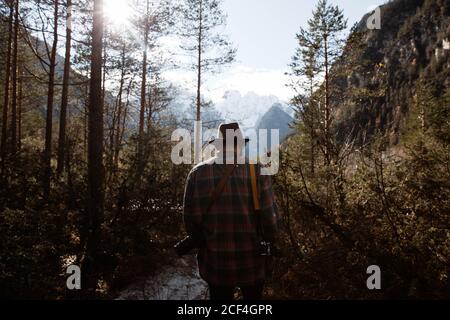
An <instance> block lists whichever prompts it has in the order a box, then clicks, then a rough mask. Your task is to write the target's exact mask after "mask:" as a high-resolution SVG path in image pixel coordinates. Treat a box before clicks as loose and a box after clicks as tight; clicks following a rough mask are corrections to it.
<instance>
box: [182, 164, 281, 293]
mask: <svg viewBox="0 0 450 320" xmlns="http://www.w3.org/2000/svg"><path fill="white" fill-rule="evenodd" d="M213 161H214V160H213V159H211V160H210V161H208V162H204V163H202V164H199V165H197V166H196V167H195V168H194V169H192V171H191V172H190V174H189V176H188V178H187V182H186V189H185V196H184V223H185V227H186V231H187V232H188V234H190V235H195V234H196V232H198V231H199V230H201V232H202V233H203V235H204V237H205V239H206V245H205V247H203V248H201V249H200V251H199V254H198V262H199V269H200V275H201V277H202V278H203V279H204V280H205V281H207V282H209V283H211V284H213V285H231V286H233V285H236V286H237V285H251V284H255V283H257V282H260V281H261V280H263V279H264V278H265V271H264V265H265V261H264V257H262V256H260V255H259V253H258V249H257V248H258V234H257V220H256V216H255V212H254V210H253V200H252V192H251V179H250V168H249V165H247V164H246V165H238V166H237V167H236V168H235V170H234V172H233V174H232V175H231V176H230V177H229V179H228V181H227V184H226V185H225V188H224V190H223V192H222V194H221V195H220V197H219V198H218V199H217V201H216V202H215V203H214V204H213V205H212V207H211V210H210V211H209V212H208V213H207V214H204V212H205V211H206V208H207V206H208V203H209V201H210V193H211V190H213V189H214V188H215V186H217V185H218V183H219V181H220V179H221V177H222V175H223V172H224V169H225V165H221V164H214V163H213ZM257 172H258V186H259V194H260V203H261V223H262V225H263V231H264V235H265V239H266V240H270V241H273V240H274V239H275V236H276V233H277V229H278V223H279V214H278V210H277V206H276V203H275V201H274V195H273V190H272V182H271V178H270V176H261V175H259V172H260V167H259V166H257Z"/></svg>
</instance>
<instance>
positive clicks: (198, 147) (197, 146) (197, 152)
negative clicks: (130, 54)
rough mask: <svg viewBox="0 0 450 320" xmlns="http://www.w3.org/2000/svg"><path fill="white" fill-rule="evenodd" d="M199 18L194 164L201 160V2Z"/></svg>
mask: <svg viewBox="0 0 450 320" xmlns="http://www.w3.org/2000/svg"><path fill="white" fill-rule="evenodd" d="M199 5H200V8H199V12H200V16H199V27H198V40H197V41H198V52H197V59H198V60H197V117H196V120H197V124H196V126H197V127H196V128H195V129H194V131H195V139H194V149H195V150H194V156H195V162H196V163H199V162H200V160H201V148H202V141H201V140H202V135H201V126H200V121H201V105H202V102H201V85H202V50H203V47H202V44H203V42H202V40H203V34H202V32H203V2H202V1H201V0H200V4H199Z"/></svg>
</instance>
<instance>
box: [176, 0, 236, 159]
mask: <svg viewBox="0 0 450 320" xmlns="http://www.w3.org/2000/svg"><path fill="white" fill-rule="evenodd" d="M220 6H221V1H220V0H184V1H183V4H182V5H181V6H180V12H181V25H180V28H181V30H180V35H181V36H182V38H184V40H185V44H184V45H182V46H181V47H182V49H184V50H185V51H186V52H187V53H188V55H190V56H191V57H192V58H194V62H193V63H192V64H191V65H190V66H191V67H192V69H193V70H195V72H196V74H197V85H196V87H197V98H196V120H197V121H201V108H202V104H203V103H202V91H201V88H202V79H203V77H204V74H205V73H206V72H209V71H217V69H218V68H219V67H221V66H224V65H227V64H230V63H232V62H233V61H234V59H235V56H236V49H234V48H233V47H232V45H231V43H230V42H229V41H228V39H227V37H226V36H224V35H222V34H220V33H218V32H217V28H218V27H221V26H225V25H226V15H225V14H224V13H223V12H222V9H221V7H220ZM194 144H195V146H194V149H195V161H196V162H198V161H199V160H200V153H201V152H200V149H201V137H200V130H198V128H197V130H196V135H195V138H194Z"/></svg>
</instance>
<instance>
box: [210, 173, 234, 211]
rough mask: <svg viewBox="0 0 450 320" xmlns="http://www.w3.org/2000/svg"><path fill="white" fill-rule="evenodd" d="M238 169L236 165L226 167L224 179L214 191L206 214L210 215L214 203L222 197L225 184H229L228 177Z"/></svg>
mask: <svg viewBox="0 0 450 320" xmlns="http://www.w3.org/2000/svg"><path fill="white" fill-rule="evenodd" d="M235 168H236V165H225V171H224V172H223V175H222V178H221V179H220V181H219V184H218V185H217V186H216V188H215V189H214V190H213V192H212V193H211V196H210V201H209V204H208V207H207V208H206V212H205V213H208V212H209V211H210V210H211V208H212V206H213V204H214V202H216V201H217V199H218V198H219V196H220V195H221V193H222V191H223V188H225V184H226V183H227V180H228V177H229V176H230V175H231V174H232V173H233V171H234V169H235Z"/></svg>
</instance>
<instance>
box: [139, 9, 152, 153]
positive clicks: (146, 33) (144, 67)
mask: <svg viewBox="0 0 450 320" xmlns="http://www.w3.org/2000/svg"><path fill="white" fill-rule="evenodd" d="M149 15H150V1H149V0H147V12H146V16H145V26H144V28H145V30H144V52H143V61H142V84H141V109H140V112H139V151H140V152H139V156H140V155H141V151H142V150H141V149H142V146H141V145H142V138H143V135H144V122H145V101H146V96H147V93H146V90H147V48H148V36H149V32H150V30H149V29H150V19H149Z"/></svg>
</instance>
